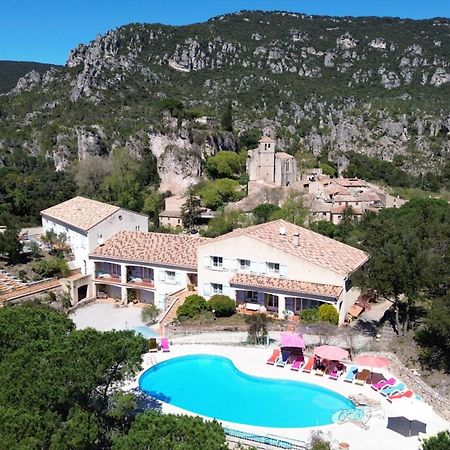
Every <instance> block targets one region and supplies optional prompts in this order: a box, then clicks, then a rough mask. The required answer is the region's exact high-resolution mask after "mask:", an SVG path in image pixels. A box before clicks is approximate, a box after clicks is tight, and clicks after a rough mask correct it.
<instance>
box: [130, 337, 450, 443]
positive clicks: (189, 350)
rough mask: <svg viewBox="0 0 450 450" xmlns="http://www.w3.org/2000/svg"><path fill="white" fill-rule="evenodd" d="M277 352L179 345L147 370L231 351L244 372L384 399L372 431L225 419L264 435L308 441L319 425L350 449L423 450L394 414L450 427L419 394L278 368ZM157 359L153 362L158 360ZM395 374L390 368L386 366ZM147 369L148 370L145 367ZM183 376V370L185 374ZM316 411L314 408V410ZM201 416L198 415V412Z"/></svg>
mask: <svg viewBox="0 0 450 450" xmlns="http://www.w3.org/2000/svg"><path fill="white" fill-rule="evenodd" d="M271 353H272V348H269V349H267V348H253V347H233V346H218V345H174V346H172V347H171V349H170V352H169V353H161V352H158V353H147V354H146V355H145V356H144V364H143V368H144V370H143V371H145V370H146V369H148V368H149V367H151V366H152V365H153V364H154V361H156V362H157V363H159V362H162V361H165V360H167V359H170V358H174V357H177V356H185V355H194V354H212V355H219V356H225V357H227V358H229V359H231V360H232V361H233V363H234V365H235V366H236V367H237V368H238V369H239V370H240V371H242V372H245V373H247V374H250V375H255V376H259V377H266V378H279V379H286V380H297V381H304V382H308V383H314V384H317V385H319V386H322V387H325V388H328V389H331V390H333V391H335V392H337V393H339V394H341V395H343V396H345V397H347V396H349V395H355V394H363V395H365V396H366V397H370V398H372V399H374V400H379V401H380V402H381V405H382V407H383V409H384V415H383V414H381V415H378V414H377V415H376V416H374V417H372V418H371V419H370V422H369V426H370V428H369V429H368V430H364V429H363V428H360V427H359V426H357V425H355V424H353V423H345V424H342V425H338V424H332V425H326V426H319V427H309V428H266V427H255V426H250V425H242V424H237V423H230V422H225V421H221V423H222V424H223V426H225V427H228V428H233V429H236V430H241V431H245V432H249V433H254V434H259V435H268V434H272V435H276V436H278V437H284V438H289V439H295V440H300V441H308V439H309V437H310V434H311V432H312V431H314V430H321V431H322V432H324V433H325V434H326V435H328V437H329V439H331V440H332V441H334V442H347V443H348V444H350V447H349V448H350V449H352V450H355V449H358V450H359V449H361V450H379V449H381V448H384V449H395V450H417V449H418V448H419V440H418V438H417V436H415V437H404V436H402V435H400V434H398V433H396V432H394V431H391V430H388V429H387V428H386V425H387V418H388V417H393V416H404V415H406V416H407V417H408V418H409V419H411V420H413V419H417V420H420V421H422V422H425V423H426V424H427V433H437V432H438V431H442V430H446V429H449V428H450V423H449V422H447V421H446V420H444V419H443V418H441V417H440V416H439V415H438V414H436V413H435V412H434V411H433V409H432V407H431V406H429V405H427V404H426V403H424V402H423V401H421V400H417V399H400V400H394V402H393V403H392V404H391V403H389V402H388V401H387V400H386V399H385V398H384V397H383V396H382V395H381V394H379V393H378V392H375V391H374V390H373V389H371V388H370V386H369V385H364V386H359V385H355V384H353V383H346V382H344V381H343V380H342V379H339V380H330V379H329V378H328V377H327V376H324V377H319V376H317V375H314V374H307V373H303V372H295V371H292V370H290V366H286V367H284V368H281V367H274V366H270V365H267V364H266V360H267V359H268V358H269V356H270V355H271ZM152 360H153V362H152ZM383 372H384V373H385V375H387V376H389V373H388V372H387V371H383ZM141 373H142V372H141ZM140 375H141V374H139V375H138V377H136V379H135V380H133V382H131V383H129V384H128V385H127V386H126V389H136V388H137V387H138V378H139V376H140ZM180 380H182V374H180ZM295 406H296V405H292V412H293V414H295ZM162 411H163V412H170V413H178V414H191V415H192V413H190V412H188V411H186V410H183V409H181V408H178V407H175V406H173V405H170V404H166V403H163V404H162ZM313 413H314V411H311V414H313ZM195 415H196V414H195Z"/></svg>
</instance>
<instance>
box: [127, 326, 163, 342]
mask: <svg viewBox="0 0 450 450" xmlns="http://www.w3.org/2000/svg"><path fill="white" fill-rule="evenodd" d="M132 330H133V331H134V332H135V333H139V334H140V335H142V336H143V337H145V339H150V338H152V337H156V336H158V335H157V334H156V332H155V331H154V330H152V329H151V328H149V327H147V326H145V325H141V326H140V327H134V328H132Z"/></svg>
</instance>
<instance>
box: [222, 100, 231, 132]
mask: <svg viewBox="0 0 450 450" xmlns="http://www.w3.org/2000/svg"><path fill="white" fill-rule="evenodd" d="M220 122H221V125H222V128H223V129H224V130H225V131H230V132H232V131H233V107H232V104H231V102H228V103H227V105H226V106H225V109H224V110H223V113H222V117H221V120H220Z"/></svg>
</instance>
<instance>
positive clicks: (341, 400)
mask: <svg viewBox="0 0 450 450" xmlns="http://www.w3.org/2000/svg"><path fill="white" fill-rule="evenodd" d="M278 370H279V371H281V370H289V369H287V368H284V369H281V368H277V367H274V368H273V375H274V377H276V375H277V371H278ZM311 376H313V375H311ZM139 386H140V388H141V389H142V390H143V391H144V392H146V393H147V394H149V395H151V396H152V397H155V398H157V399H159V400H161V401H163V402H166V403H170V404H172V405H175V406H178V407H180V408H183V409H186V410H188V411H191V412H194V413H197V414H201V415H203V416H207V417H212V418H215V419H218V420H225V421H229V422H235V423H241V424H247V425H256V426H262V427H275V428H297V427H311V426H318V425H327V424H330V423H332V422H333V421H332V416H333V414H334V413H336V412H337V411H339V410H342V409H354V408H355V406H354V405H353V403H352V402H351V401H350V400H348V399H346V398H345V397H343V396H342V395H339V394H337V393H336V392H334V391H331V390H329V389H325V388H323V387H320V386H317V385H315V384H310V383H303V382H300V381H289V380H280V379H275V378H273V379H268V378H260V377H254V376H251V375H247V374H245V373H242V372H240V371H239V370H238V369H237V368H236V367H235V366H234V364H233V363H232V362H231V361H230V360H229V359H228V358H223V357H221V356H213V355H191V356H182V357H178V358H173V359H170V360H168V361H165V362H162V363H160V364H157V365H155V366H153V367H151V368H150V369H148V370H147V371H145V372H144V373H143V374H142V375H141V377H140V379H139Z"/></svg>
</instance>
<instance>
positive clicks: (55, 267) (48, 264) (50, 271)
mask: <svg viewBox="0 0 450 450" xmlns="http://www.w3.org/2000/svg"><path fill="white" fill-rule="evenodd" d="M33 271H34V272H36V273H37V274H38V275H40V276H41V277H42V278H51V277H59V276H63V277H65V276H67V275H68V274H69V266H68V265H67V262H66V260H65V259H63V258H57V257H55V256H53V257H51V258H47V259H43V260H40V261H36V262H35V263H34V264H33Z"/></svg>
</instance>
